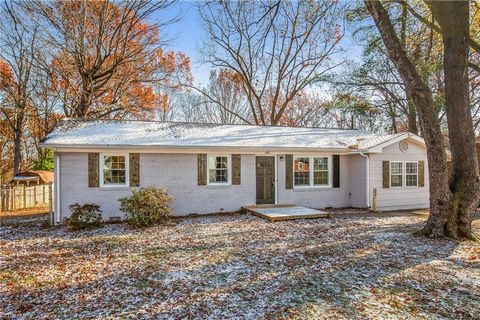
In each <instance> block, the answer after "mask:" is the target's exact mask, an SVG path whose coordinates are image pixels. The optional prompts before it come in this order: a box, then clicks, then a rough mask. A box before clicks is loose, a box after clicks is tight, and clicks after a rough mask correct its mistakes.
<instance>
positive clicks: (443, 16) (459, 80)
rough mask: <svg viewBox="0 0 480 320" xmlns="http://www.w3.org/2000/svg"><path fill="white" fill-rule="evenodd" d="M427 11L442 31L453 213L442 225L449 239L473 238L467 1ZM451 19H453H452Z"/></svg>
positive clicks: (479, 195)
mask: <svg viewBox="0 0 480 320" xmlns="http://www.w3.org/2000/svg"><path fill="white" fill-rule="evenodd" d="M431 8H432V11H433V13H434V16H435V19H436V20H437V22H438V24H439V25H440V27H441V30H442V32H441V33H442V39H443V46H444V56H443V69H444V75H445V106H446V113H447V119H448V137H449V140H450V149H451V154H452V164H453V175H452V180H451V182H450V189H451V191H452V193H453V204H454V210H453V211H452V214H451V216H450V218H449V221H448V224H447V226H446V232H447V235H448V236H450V237H453V238H457V237H466V238H473V235H472V231H471V223H472V219H473V215H474V214H475V211H476V208H477V207H478V204H479V201H480V182H479V176H478V162H477V157H476V146H475V134H474V132H473V125H468V124H470V123H473V122H472V116H471V113H470V102H469V94H468V90H469V80H468V50H469V44H468V41H469V3H468V1H432V2H431ZM452 17H455V18H452Z"/></svg>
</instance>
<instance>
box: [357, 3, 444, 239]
mask: <svg viewBox="0 0 480 320" xmlns="http://www.w3.org/2000/svg"><path fill="white" fill-rule="evenodd" d="M365 5H366V7H367V9H368V10H369V12H370V14H371V15H372V17H373V20H374V21H375V24H376V25H377V28H378V30H379V31H380V35H381V37H382V40H383V42H384V44H385V47H386V49H387V53H388V55H389V57H390V59H391V61H392V62H393V64H394V65H395V67H396V68H397V70H398V72H399V73H400V76H401V77H402V80H403V82H404V84H405V88H406V93H407V97H411V99H412V101H413V103H414V104H415V106H416V108H417V112H418V116H419V119H420V126H421V130H422V132H423V135H424V138H425V143H426V144H427V158H428V170H429V173H430V175H429V176H430V180H429V182H430V216H429V223H428V227H429V229H428V232H426V233H427V234H428V236H431V237H440V236H443V235H444V234H445V225H446V223H447V221H448V217H449V214H450V212H451V210H452V201H451V199H452V196H451V192H450V190H449V186H448V174H447V157H446V152H445V146H444V141H443V136H442V132H441V129H440V124H439V121H438V117H437V113H436V111H435V107H434V104H433V98H432V93H431V91H430V88H429V87H428V86H427V84H425V83H424V82H423V80H422V78H421V76H420V75H419V74H418V72H417V70H416V69H415V67H414V65H413V64H412V62H411V61H410V59H409V58H408V57H407V55H406V53H405V50H404V49H403V48H402V45H401V42H400V40H399V39H398V37H397V35H396V33H395V30H394V28H393V25H392V23H391V21H390V18H389V16H388V12H387V11H386V10H385V9H384V8H383V6H382V4H381V2H379V1H371V0H365Z"/></svg>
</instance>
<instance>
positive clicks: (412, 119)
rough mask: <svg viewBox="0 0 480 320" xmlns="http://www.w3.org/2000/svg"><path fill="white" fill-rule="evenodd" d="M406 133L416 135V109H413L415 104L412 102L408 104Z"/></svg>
mask: <svg viewBox="0 0 480 320" xmlns="http://www.w3.org/2000/svg"><path fill="white" fill-rule="evenodd" d="M407 118H408V131H410V132H411V133H415V134H418V127H417V109H416V108H415V104H414V103H412V102H408V117H407Z"/></svg>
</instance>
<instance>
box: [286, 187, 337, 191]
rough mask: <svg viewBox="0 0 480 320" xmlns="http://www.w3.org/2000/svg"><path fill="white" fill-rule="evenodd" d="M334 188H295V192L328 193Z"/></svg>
mask: <svg viewBox="0 0 480 320" xmlns="http://www.w3.org/2000/svg"><path fill="white" fill-rule="evenodd" d="M332 189H333V187H330V186H325V187H293V191H294V192H303V191H328V190H332Z"/></svg>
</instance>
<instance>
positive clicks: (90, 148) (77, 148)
mask: <svg viewBox="0 0 480 320" xmlns="http://www.w3.org/2000/svg"><path fill="white" fill-rule="evenodd" d="M41 146H42V147H43V148H55V149H56V150H57V151H58V152H105V151H106V150H108V151H110V152H112V151H119V152H131V153H138V152H141V153H218V152H223V153H238V154H272V155H274V154H288V153H293V154H296V153H311V154H322V153H323V154H351V153H352V151H351V150H349V149H346V148H345V149H337V148H321V149H318V148H304V147H301V148H292V147H277V148H276V147H269V148H265V147H235V146H232V147H224V146H218V147H216V146H203V147H201V146H135V145H103V146H101V145H49V144H42V145H41Z"/></svg>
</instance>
